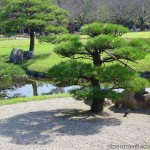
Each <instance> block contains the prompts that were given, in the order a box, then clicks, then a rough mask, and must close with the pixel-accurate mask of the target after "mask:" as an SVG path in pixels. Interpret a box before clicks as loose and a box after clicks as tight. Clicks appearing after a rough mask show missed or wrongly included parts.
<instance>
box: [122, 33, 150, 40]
mask: <svg viewBox="0 0 150 150" xmlns="http://www.w3.org/2000/svg"><path fill="white" fill-rule="evenodd" d="M122 37H123V38H129V39H131V38H142V39H150V32H130V33H127V34H124V35H123V36H122Z"/></svg>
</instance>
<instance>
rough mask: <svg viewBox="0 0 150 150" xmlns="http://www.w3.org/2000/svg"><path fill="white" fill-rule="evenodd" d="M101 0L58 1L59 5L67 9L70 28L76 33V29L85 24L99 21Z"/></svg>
mask: <svg viewBox="0 0 150 150" xmlns="http://www.w3.org/2000/svg"><path fill="white" fill-rule="evenodd" d="M99 1H100V0H92V1H91V0H63V1H61V0H58V1H57V2H58V5H59V6H60V7H62V8H63V9H66V10H67V11H68V12H69V14H68V19H69V23H70V24H69V28H70V29H71V30H72V31H71V32H74V31H73V30H74V28H75V27H76V26H79V28H80V27H81V26H83V25H85V24H88V23H91V22H93V21H96V20H97V17H98V14H97V13H98V11H97V9H98V5H99Z"/></svg>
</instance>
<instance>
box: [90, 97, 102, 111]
mask: <svg viewBox="0 0 150 150" xmlns="http://www.w3.org/2000/svg"><path fill="white" fill-rule="evenodd" d="M103 105H104V99H100V98H94V99H93V102H92V105H91V111H92V112H94V113H100V112H103V107H104V106H103Z"/></svg>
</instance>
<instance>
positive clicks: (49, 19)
mask: <svg viewBox="0 0 150 150" xmlns="http://www.w3.org/2000/svg"><path fill="white" fill-rule="evenodd" d="M66 15H67V12H66V11H64V10H62V9H61V8H59V7H58V6H57V5H56V4H54V3H53V1H50V0H49V1H47V0H11V1H9V0H6V1H5V3H4V4H3V6H2V8H1V14H0V22H1V23H2V26H3V30H4V33H6V34H9V35H13V34H16V32H17V31H19V30H20V29H28V30H29V33H30V47H29V50H30V51H34V36H35V35H34V34H35V31H39V33H40V34H41V35H42V34H43V33H45V34H46V35H49V34H52V33H53V34H58V33H60V32H66V23H67V21H66Z"/></svg>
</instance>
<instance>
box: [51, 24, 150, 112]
mask: <svg viewBox="0 0 150 150" xmlns="http://www.w3.org/2000/svg"><path fill="white" fill-rule="evenodd" d="M127 32H128V29H127V28H124V27H123V26H119V25H115V24H102V23H99V22H96V23H92V24H88V25H86V26H84V27H83V28H82V29H81V34H84V35H88V39H87V41H82V40H81V39H80V36H78V35H65V36H61V37H60V38H59V39H58V42H60V44H59V45H58V46H56V48H55V52H56V53H57V54H58V55H60V56H62V57H66V58H70V60H67V61H63V62H61V63H60V64H57V65H55V66H54V67H52V68H51V69H50V70H49V76H50V77H52V78H53V80H54V82H55V83H57V84H59V85H61V86H66V85H81V88H80V89H76V90H73V91H72V92H71V93H72V94H74V96H75V98H76V99H81V100H85V99H91V100H92V105H91V111H92V112H102V111H103V104H104V99H105V98H106V97H107V98H112V99H120V94H119V93H116V92H115V91H114V88H124V89H125V90H128V91H129V90H137V91H139V90H141V89H142V88H143V87H144V86H145V85H146V80H145V79H142V78H140V76H139V74H138V73H137V72H136V71H135V70H134V69H133V68H131V67H130V66H129V65H128V63H127V62H128V61H130V62H132V63H136V60H138V59H142V58H144V57H145V56H146V54H147V53H148V51H146V50H147V49H145V48H144V47H145V46H143V44H142V42H141V41H140V40H133V41H132V40H125V39H123V38H121V37H119V36H121V35H122V34H124V33H127Z"/></svg>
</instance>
